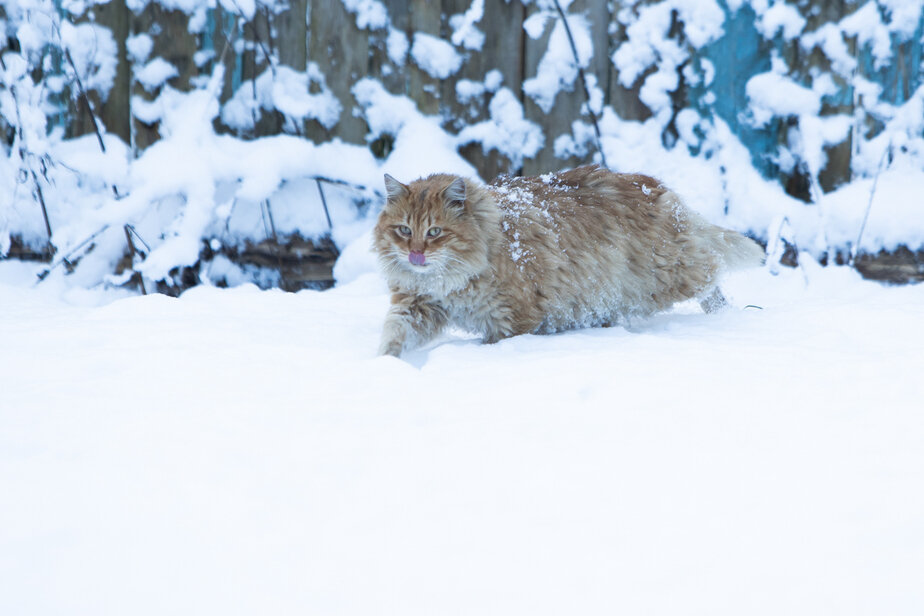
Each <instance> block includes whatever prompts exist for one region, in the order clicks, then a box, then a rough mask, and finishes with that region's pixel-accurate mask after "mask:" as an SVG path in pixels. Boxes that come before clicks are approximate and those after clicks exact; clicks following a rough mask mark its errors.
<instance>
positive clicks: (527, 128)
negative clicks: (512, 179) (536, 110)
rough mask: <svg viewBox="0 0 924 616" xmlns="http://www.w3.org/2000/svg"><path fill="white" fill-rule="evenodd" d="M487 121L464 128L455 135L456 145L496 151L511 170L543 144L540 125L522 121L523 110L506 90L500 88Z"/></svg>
mask: <svg viewBox="0 0 924 616" xmlns="http://www.w3.org/2000/svg"><path fill="white" fill-rule="evenodd" d="M488 109H489V111H490V114H491V117H490V119H489V120H485V121H484V122H479V123H477V124H472V125H470V126H466V127H465V128H464V129H462V131H460V132H459V135H458V143H459V145H465V144H467V143H471V142H473V141H477V142H479V143H481V145H482V147H483V148H484V150H485V151H487V150H492V149H493V150H497V151H498V152H500V153H501V154H503V155H504V156H506V157H507V158H508V159H509V160H510V164H511V165H512V167H513V168H514V169H517V168H519V167H520V166H521V165H522V164H523V158H524V157H530V156H535V155H536V153H537V152H538V151H539V150H540V149H541V148H542V145H543V143H544V141H545V139H544V137H543V135H542V129H541V128H539V125H538V124H536V123H534V122H530V121H529V120H526V119H525V118H524V117H523V106H522V105H521V104H520V101H519V100H517V98H516V96H515V95H514V93H513V92H512V91H510V90H509V89H508V88H501V89H500V90H498V91H497V93H496V94H495V95H494V97H493V98H492V99H491V103H490V105H489V107H488Z"/></svg>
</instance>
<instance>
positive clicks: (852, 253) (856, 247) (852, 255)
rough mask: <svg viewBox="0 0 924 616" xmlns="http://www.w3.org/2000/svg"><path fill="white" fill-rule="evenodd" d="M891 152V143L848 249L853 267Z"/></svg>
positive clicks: (882, 159)
mask: <svg viewBox="0 0 924 616" xmlns="http://www.w3.org/2000/svg"><path fill="white" fill-rule="evenodd" d="M891 150H892V142H889V145H888V147H887V148H886V149H885V151H884V152H883V153H882V158H880V159H879V167H878V168H877V169H876V177H874V178H873V187H872V188H871V189H870V191H869V202H868V203H867V204H866V212H865V213H864V214H863V222H862V223H861V224H860V231H859V232H858V233H857V241H856V242H854V244H853V246H852V247H851V248H850V265H853V264H854V263H855V262H856V259H857V253H859V252H860V241H861V240H862V239H863V232H864V231H865V230H866V221H867V220H869V212H870V210H871V209H873V197H875V196H876V186H877V185H878V184H879V175H880V174H881V173H882V167H883V165H884V164H885V160H886V157H887V156H888V155H889V152H890V151H891Z"/></svg>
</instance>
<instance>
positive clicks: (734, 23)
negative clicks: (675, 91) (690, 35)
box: [689, 2, 777, 177]
mask: <svg viewBox="0 0 924 616" xmlns="http://www.w3.org/2000/svg"><path fill="white" fill-rule="evenodd" d="M721 4H722V6H723V10H724V11H725V24H724V30H725V33H724V35H723V36H722V37H721V38H719V39H718V40H716V41H714V42H713V43H710V44H709V45H706V46H705V47H703V48H701V49H699V50H698V51H697V52H696V54H695V55H694V62H701V61H702V60H703V59H706V60H709V61H710V62H711V63H712V64H713V66H714V67H715V77H714V79H713V82H712V84H711V85H709V86H708V87H705V86H699V87H696V88H691V89H690V92H689V98H690V100H689V105H690V107H692V108H694V109H696V110H698V111H699V112H700V113H701V114H702V115H703V116H705V117H710V116H711V115H713V114H715V115H717V116H719V117H720V118H722V120H724V121H725V122H726V123H727V124H728V126H729V128H731V130H732V132H733V133H734V134H735V135H737V136H738V138H739V139H741V141H742V142H743V143H744V144H745V145H746V146H747V147H748V149H749V150H750V152H751V158H752V160H753V163H754V166H755V167H756V168H757V169H758V170H760V172H761V173H762V174H763V175H765V176H767V177H770V176H771V175H772V174H773V173H774V172H775V166H774V164H773V162H772V157H773V156H774V155H775V154H776V146H777V143H776V140H777V139H776V133H777V127H776V125H775V123H771V125H770V126H769V127H767V128H765V129H755V128H754V127H752V126H751V125H750V124H749V123H748V122H747V118H746V111H747V108H748V99H747V94H746V93H745V86H746V85H747V82H748V79H750V78H751V77H752V76H754V75H756V74H758V73H764V72H766V71H768V70H770V50H771V44H770V43H768V42H767V41H766V40H764V38H763V37H762V36H761V35H760V33H759V32H758V31H757V29H756V28H755V26H754V21H755V19H756V15H755V13H754V10H753V9H752V8H751V7H750V6H749V5H745V6H743V7H741V8H740V9H738V10H737V11H734V12H733V11H731V10H729V8H728V6H727V4H726V3H725V2H722V3H721ZM709 92H712V93H713V94H714V95H715V101H714V102H713V103H712V104H707V103H706V102H705V101H704V97H706V95H707V93H709Z"/></svg>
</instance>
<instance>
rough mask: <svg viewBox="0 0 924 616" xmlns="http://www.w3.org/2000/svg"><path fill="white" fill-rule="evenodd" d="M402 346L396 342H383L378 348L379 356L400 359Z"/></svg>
mask: <svg viewBox="0 0 924 616" xmlns="http://www.w3.org/2000/svg"><path fill="white" fill-rule="evenodd" d="M402 350H403V345H402V344H401V343H400V342H398V341H397V340H383V341H382V344H381V345H380V346H379V355H391V356H392V357H401V351H402Z"/></svg>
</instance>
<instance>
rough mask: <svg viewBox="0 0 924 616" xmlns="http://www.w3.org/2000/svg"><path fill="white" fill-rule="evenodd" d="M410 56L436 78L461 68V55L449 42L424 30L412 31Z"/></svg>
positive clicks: (447, 75)
mask: <svg viewBox="0 0 924 616" xmlns="http://www.w3.org/2000/svg"><path fill="white" fill-rule="evenodd" d="M411 57H412V58H413V59H414V62H416V63H417V66H419V67H420V68H421V69H422V70H423V71H424V72H426V73H427V74H428V75H430V76H431V77H435V78H436V79H446V78H447V77H449V76H450V75H453V74H455V73H456V71H458V70H459V69H460V68H462V55H461V54H459V52H458V51H456V50H455V48H454V47H453V46H452V45H451V44H450V43H448V42H446V41H444V40H443V39H441V38H438V37H435V36H433V35H432V34H427V33H425V32H415V33H414V44H413V45H411Z"/></svg>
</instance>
